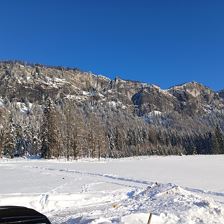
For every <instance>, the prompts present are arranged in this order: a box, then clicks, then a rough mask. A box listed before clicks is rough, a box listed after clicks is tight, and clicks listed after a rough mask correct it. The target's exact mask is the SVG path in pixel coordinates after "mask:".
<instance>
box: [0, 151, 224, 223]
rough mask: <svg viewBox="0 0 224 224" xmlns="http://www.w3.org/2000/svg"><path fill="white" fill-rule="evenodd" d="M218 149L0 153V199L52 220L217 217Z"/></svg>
mask: <svg viewBox="0 0 224 224" xmlns="http://www.w3.org/2000/svg"><path fill="white" fill-rule="evenodd" d="M223 170H224V156H222V155H220V156H211V155H209V156H170V157H154V156H153V157H133V158H125V159H102V160H100V161H98V160H91V159H88V160H87V159H82V160H78V161H71V162H66V161H63V160H60V161H59V160H28V159H17V160H16V159H13V160H7V159H2V160H0V175H1V182H0V205H18V206H26V207H30V208H34V209H36V210H37V211H39V212H41V213H43V214H45V215H46V216H47V217H49V219H50V220H51V222H52V223H55V224H60V223H68V224H72V223H81V224H86V223H92V224H96V223H98V224H99V223H105V224H106V223H127V224H132V223H135V224H136V223H144V224H146V223H147V220H148V218H149V212H152V213H153V216H152V220H151V223H152V224H159V223H161V224H162V223H167V224H168V223H169V224H176V223H181V224H184V223H186V224H193V223H206V224H214V223H217V224H220V223H224V204H223V203H224V180H223V178H222V177H223Z"/></svg>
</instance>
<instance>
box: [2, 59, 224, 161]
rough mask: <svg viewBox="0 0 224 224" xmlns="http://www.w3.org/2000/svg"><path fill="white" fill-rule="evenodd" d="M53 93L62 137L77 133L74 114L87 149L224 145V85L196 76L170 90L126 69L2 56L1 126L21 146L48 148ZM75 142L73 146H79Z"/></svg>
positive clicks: (161, 150)
mask: <svg viewBox="0 0 224 224" xmlns="http://www.w3.org/2000/svg"><path fill="white" fill-rule="evenodd" d="M47 101H50V102H51V106H52V108H53V112H54V113H55V118H54V119H56V120H55V122H54V121H53V123H54V124H55V125H56V126H55V129H57V130H58V133H57V135H58V136H60V139H61V140H60V141H61V142H60V143H58V144H59V145H63V144H64V142H65V139H67V138H71V136H68V134H66V127H67V126H68V125H67V126H66V122H67V123H69V125H71V127H70V129H71V132H72V133H73V132H75V130H78V131H76V132H79V134H77V133H76V138H77V139H82V141H81V140H77V139H76V146H77V147H79V146H80V145H82V147H80V149H79V150H78V149H77V152H76V153H75V154H78V155H80V156H84V155H90V156H93V157H95V156H99V155H100V156H112V157H117V156H130V155H135V154H181V153H183V154H185V153H187V154H192V153H221V150H222V144H223V143H222V142H218V143H217V139H218V138H219V136H218V135H220V136H221V139H222V129H223V128H224V124H223V112H224V98H223V92H222V91H220V92H215V91H213V90H212V89H210V88H208V87H205V86H203V85H202V84H200V83H196V82H190V83H185V84H183V85H178V86H174V87H171V88H170V89H167V90H163V89H161V88H160V87H158V86H156V85H152V84H147V83H141V82H137V81H129V80H123V79H121V78H119V77H116V78H115V79H114V80H111V79H109V78H107V77H105V76H102V75H95V74H92V73H90V72H82V71H80V70H79V69H70V68H64V67H49V66H44V65H40V64H28V63H22V62H12V61H7V62H0V112H1V113H0V117H1V127H2V129H1V130H2V132H5V133H2V138H3V139H6V138H7V137H4V136H7V135H9V132H11V135H12V136H11V140H10V141H11V143H12V141H14V142H13V144H14V146H13V151H16V152H17V153H19V154H24V153H27V152H28V153H38V152H40V151H41V148H42V146H41V144H42V143H43V141H42V140H43V139H42V138H41V136H42V133H41V131H42V128H41V126H42V125H43V120H44V119H43V111H44V108H46V104H47ZM48 106H49V105H48ZM68 111H70V114H69V115H68ZM11 115H12V116H11ZM56 115H57V116H56ZM10 119H11V120H10ZM10 125H11V127H13V130H11V131H10V130H9V129H10ZM11 129H12V128H11ZM12 132H13V133H12ZM80 133H81V134H80ZM79 135H80V136H79ZM58 136H57V138H58ZM8 138H9V137H8ZM12 139H13V140H12ZM93 139H94V140H93ZM3 142H5V143H4V144H3V145H2V146H1V151H2V153H5V154H9V152H8V150H7V149H6V148H7V147H6V145H7V144H6V142H7V141H6V140H5V141H3ZM34 144H35V148H36V149H35V150H34V151H33V148H34ZM83 145H85V147H84V148H83ZM67 147H68V148H71V149H70V151H72V146H67ZM31 148H32V150H31ZM90 148H91V149H90ZM58 151H60V150H59V149H58ZM70 151H69V155H70V154H72V152H70ZM14 153H15V152H14ZM67 153H68V152H67ZM73 153H74V150H73ZM60 154H61V153H60ZM62 154H63V155H65V154H66V153H65V152H63V153H62Z"/></svg>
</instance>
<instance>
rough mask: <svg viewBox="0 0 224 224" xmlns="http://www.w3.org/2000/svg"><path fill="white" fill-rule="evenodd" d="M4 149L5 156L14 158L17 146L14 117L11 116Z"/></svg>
mask: <svg viewBox="0 0 224 224" xmlns="http://www.w3.org/2000/svg"><path fill="white" fill-rule="evenodd" d="M3 138H4V140H3V147H4V155H6V156H7V157H10V158H13V157H14V151H15V146H16V136H15V125H14V123H13V118H12V115H11V114H10V115H9V120H8V125H7V126H6V130H5V133H4V137H3Z"/></svg>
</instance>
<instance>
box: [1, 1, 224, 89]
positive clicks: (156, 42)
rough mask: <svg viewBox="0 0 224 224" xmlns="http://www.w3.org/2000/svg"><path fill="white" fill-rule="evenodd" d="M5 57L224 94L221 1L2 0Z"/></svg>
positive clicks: (223, 3)
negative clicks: (196, 86) (206, 88)
mask: <svg viewBox="0 0 224 224" xmlns="http://www.w3.org/2000/svg"><path fill="white" fill-rule="evenodd" d="M0 8H1V13H0V59H1V60H8V59H18V60H25V61H29V62H37V63H43V64H48V65H63V66H71V67H78V68H80V69H81V70H84V71H92V72H94V73H97V74H103V75H106V76H109V77H110V78H114V77H115V76H116V75H120V76H121V77H122V78H124V79H131V80H139V81H143V82H148V83H154V84H157V85H160V86H161V87H162V88H168V87H170V86H172V85H175V84H180V83H183V82H188V81H198V82H201V83H203V84H205V85H207V86H209V87H211V88H213V89H215V90H219V89H222V88H224V13H223V12H224V2H223V1H221V0H220V1H219V0H147V1H144V0H20V1H18V0H0Z"/></svg>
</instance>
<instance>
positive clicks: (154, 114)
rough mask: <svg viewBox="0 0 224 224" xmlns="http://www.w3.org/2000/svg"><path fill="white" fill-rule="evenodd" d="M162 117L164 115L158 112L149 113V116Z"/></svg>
mask: <svg viewBox="0 0 224 224" xmlns="http://www.w3.org/2000/svg"><path fill="white" fill-rule="evenodd" d="M160 115H162V112H161V111H158V110H153V111H151V112H150V113H149V116H160Z"/></svg>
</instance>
